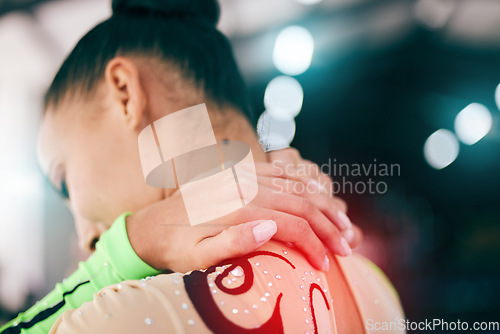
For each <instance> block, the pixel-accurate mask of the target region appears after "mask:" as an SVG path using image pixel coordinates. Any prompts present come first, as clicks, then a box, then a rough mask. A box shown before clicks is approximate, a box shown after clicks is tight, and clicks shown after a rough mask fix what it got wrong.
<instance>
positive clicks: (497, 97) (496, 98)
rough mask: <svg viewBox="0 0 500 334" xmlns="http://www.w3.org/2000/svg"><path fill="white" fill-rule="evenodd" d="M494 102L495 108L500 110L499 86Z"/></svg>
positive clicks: (499, 86)
mask: <svg viewBox="0 0 500 334" xmlns="http://www.w3.org/2000/svg"><path fill="white" fill-rule="evenodd" d="M495 102H496V103H497V107H498V109H499V110H500V84H498V86H497V90H496V92H495Z"/></svg>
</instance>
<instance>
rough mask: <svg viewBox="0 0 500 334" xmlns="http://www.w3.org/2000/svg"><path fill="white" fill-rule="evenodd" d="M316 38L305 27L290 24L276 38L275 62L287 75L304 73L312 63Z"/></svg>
mask: <svg viewBox="0 0 500 334" xmlns="http://www.w3.org/2000/svg"><path fill="white" fill-rule="evenodd" d="M313 51H314V39H313V37H312V35H311V33H310V32H309V31H307V30H306V29H305V28H303V27H299V26H290V27H287V28H285V29H283V30H282V31H281V32H280V33H279V34H278V37H277V38H276V43H275V45H274V52H273V62H274V65H275V66H276V68H277V69H278V70H280V71H281V72H282V73H284V74H286V75H298V74H301V73H304V72H305V71H306V70H307V69H308V68H309V66H310V65H311V59H312V55H313Z"/></svg>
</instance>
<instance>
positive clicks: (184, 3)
mask: <svg viewBox="0 0 500 334" xmlns="http://www.w3.org/2000/svg"><path fill="white" fill-rule="evenodd" d="M111 7H112V9H113V15H120V14H128V15H134V14H135V15H141V14H144V13H151V14H152V13H155V14H162V15H164V16H166V17H179V18H183V17H190V18H193V19H199V20H203V21H206V22H207V23H209V24H211V25H213V26H214V27H215V26H216V25H217V22H218V21H219V12H220V10H219V5H218V3H217V1H216V0H112V3H111Z"/></svg>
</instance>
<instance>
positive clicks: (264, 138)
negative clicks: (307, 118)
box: [257, 111, 295, 151]
mask: <svg viewBox="0 0 500 334" xmlns="http://www.w3.org/2000/svg"><path fill="white" fill-rule="evenodd" d="M257 134H258V136H259V141H260V143H261V145H262V147H263V148H264V150H265V151H272V150H279V149H282V148H285V147H288V146H290V143H291V142H292V140H293V137H294V136H295V121H294V120H293V119H289V120H279V119H276V118H274V117H273V116H271V115H270V114H269V112H267V111H264V112H263V113H262V115H260V117H259V120H258V122H257Z"/></svg>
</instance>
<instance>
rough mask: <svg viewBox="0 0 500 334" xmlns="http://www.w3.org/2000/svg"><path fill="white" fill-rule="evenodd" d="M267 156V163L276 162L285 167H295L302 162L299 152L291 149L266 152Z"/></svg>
mask: <svg viewBox="0 0 500 334" xmlns="http://www.w3.org/2000/svg"><path fill="white" fill-rule="evenodd" d="M267 156H268V161H269V162H278V163H283V164H285V165H286V164H291V165H297V164H298V163H299V162H300V161H301V160H302V157H301V156H300V153H299V151H298V150H296V149H294V148H293V147H288V148H284V149H281V150H276V151H271V152H268V153H267Z"/></svg>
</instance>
